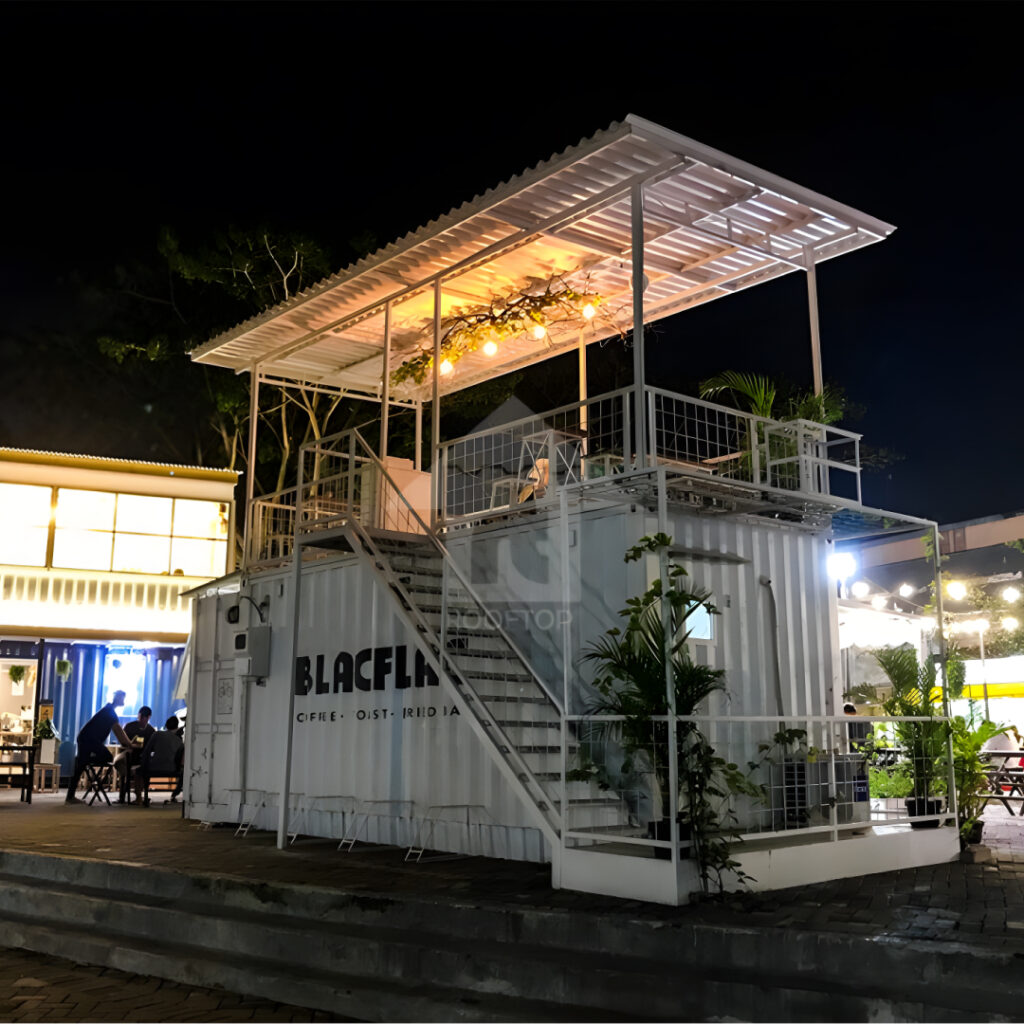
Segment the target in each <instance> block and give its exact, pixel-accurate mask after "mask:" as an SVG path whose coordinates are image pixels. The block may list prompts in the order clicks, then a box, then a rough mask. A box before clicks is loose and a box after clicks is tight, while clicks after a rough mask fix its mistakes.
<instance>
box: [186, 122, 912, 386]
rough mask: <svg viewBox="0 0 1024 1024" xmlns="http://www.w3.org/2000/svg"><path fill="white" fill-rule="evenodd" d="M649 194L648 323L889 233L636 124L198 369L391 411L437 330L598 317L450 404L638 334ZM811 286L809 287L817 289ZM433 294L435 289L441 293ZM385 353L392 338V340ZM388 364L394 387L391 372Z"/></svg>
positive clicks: (350, 274) (475, 203) (268, 317)
mask: <svg viewBox="0 0 1024 1024" xmlns="http://www.w3.org/2000/svg"><path fill="white" fill-rule="evenodd" d="M638 186H639V189H640V190H641V191H642V195H643V213H644V216H643V245H642V248H643V254H642V255H643V267H644V283H645V294H644V297H643V315H644V318H645V320H647V321H648V322H650V321H654V320H658V319H661V318H663V317H665V316H669V315H671V314H673V313H676V312H679V311H680V310H682V309H685V308H688V307H689V306H693V305H697V304H699V303H702V302H706V301H710V300H712V299H714V298H719V297H722V296H724V295H728V294H731V293H732V292H734V291H739V290H741V289H742V288H746V287H750V286H752V285H754V284H758V283H762V282H764V281H767V280H770V279H772V278H774V277H777V276H780V275H782V274H786V273H792V272H793V271H794V270H803V271H805V272H808V275H809V277H813V272H814V267H815V266H816V264H817V263H820V262H822V261H824V260H827V259H831V258H833V257H834V256H837V255H840V254H841V253H843V252H847V251H851V250H853V249H856V248H860V247H862V246H864V245H869V244H871V243H873V242H876V241H879V240H881V239H883V238H885V237H886V236H887V235H889V234H891V232H892V231H893V230H894V228H893V226H892V225H890V224H886V223H884V222H882V221H879V220H876V219H875V218H872V217H869V216H867V215H865V214H863V213H860V212H858V211H856V210H854V209H852V208H850V207H848V206H845V205H843V204H841V203H838V202H835V201H834V200H831V199H828V198H826V197H825V196H822V195H820V194H818V193H816V192H813V191H811V190H809V189H805V188H803V187H801V186H798V185H796V184H794V183H792V182H789V181H786V180H785V179H783V178H780V177H778V176H776V175H773V174H770V173H768V172H766V171H763V170H761V169H759V168H757V167H755V166H753V165H752V164H748V163H746V162H744V161H741V160H737V159H736V158H734V157H730V156H728V155H727V154H725V153H722V152H720V151H719V150H715V149H713V148H711V147H708V146H704V145H702V144H701V143H698V142H696V141H694V140H692V139H689V138H687V137H685V136H682V135H679V134H677V133H675V132H672V131H670V130H668V129H665V128H662V127H660V126H658V125H655V124H653V123H651V122H649V121H646V120H644V119H642V118H638V117H635V116H633V115H629V116H628V117H626V118H625V119H624V120H623V121H622V122H620V123H616V124H613V125H612V126H611V127H609V128H608V129H606V130H604V131H601V132H598V133H597V134H595V135H594V136H592V137H591V138H589V139H584V140H582V141H581V142H580V143H579V144H578V145H576V146H573V147H570V148H568V149H566V150H565V151H563V152H562V153H560V154H556V155H554V156H553V157H551V159H549V160H547V161H544V162H542V163H539V164H537V165H536V166H535V167H534V168H532V169H530V170H528V171H526V172H524V173H523V174H521V175H518V176H516V177H514V178H511V179H509V180H508V181H506V182H504V183H503V184H501V185H499V186H497V187H496V188H494V189H491V190H489V191H487V192H485V193H484V194H483V195H480V196H477V197H476V198H474V199H473V200H471V201H470V202H467V203H464V204H463V205H462V206H460V207H458V208H456V209H453V210H451V211H450V212H449V213H448V214H446V215H444V216H443V217H440V218H438V219H437V220H434V221H432V222H430V223H429V224H427V225H425V226H423V227H421V228H419V229H418V230H417V231H415V232H412V233H410V234H408V235H406V236H405V237H403V238H401V239H399V240H398V241H396V242H394V243H392V244H391V245H388V246H385V247H384V248H382V249H381V250H379V251H378V252H376V253H374V254H373V255H371V256H369V257H367V258H366V259H363V260H360V261H359V262H357V263H355V264H353V265H351V266H350V267H348V268H346V269H344V270H342V271H341V272H339V273H338V274H335V275H333V276H332V277H329V278H327V279H325V280H324V281H321V282H319V283H318V284H316V285H314V286H313V287H311V288H309V289H307V290H306V291H304V292H302V293H301V294H299V295H296V296H294V297H293V298H291V299H289V300H288V301H286V302H284V303H281V304H279V305H278V306H275V307H274V308H272V309H270V310H267V311H266V312H264V313H262V314H260V315H259V316H257V317H254V318H252V319H250V320H247V321H245V322H244V323H242V324H239V325H238V326H237V327H235V328H234V329H232V330H230V331H227V332H225V333H223V334H221V335H219V336H218V337H216V338H213V339H211V340H210V341H209V342H207V343H206V344H204V345H201V346H200V347H199V348H197V349H196V350H195V351H194V352H193V353H192V357H193V359H194V360H196V361H197V362H202V363H206V364H209V365H216V366H223V367H227V368H230V369H233V370H235V371H236V372H239V373H241V372H256V373H258V374H260V376H261V379H264V380H270V379H277V380H282V381H284V380H287V381H289V382H294V383H295V385H296V386H318V387H324V388H327V389H331V390H335V389H336V390H337V391H338V392H340V393H344V394H348V395H352V396H355V397H361V398H366V399H370V400H374V401H387V402H388V403H389V404H394V403H399V402H400V403H401V404H403V405H410V404H411V405H416V404H421V403H423V402H424V401H428V400H430V398H431V397H432V394H433V392H432V386H431V382H430V381H429V380H428V381H425V382H424V383H423V384H421V385H416V384H414V383H413V382H406V383H404V384H403V385H400V386H398V387H391V388H389V387H387V386H386V385H385V377H386V376H388V375H389V374H390V373H391V372H393V371H394V370H395V368H396V367H397V366H399V365H401V363H402V362H404V361H405V360H407V359H408V358H410V357H411V356H413V355H416V354H418V353H419V352H421V351H423V350H425V349H429V348H430V346H431V345H432V343H433V342H434V341H435V326H434V321H435V319H436V317H435V314H434V309H433V304H434V302H435V301H436V300H435V294H434V293H435V290H436V291H438V292H439V295H440V303H441V305H440V319H441V323H442V324H443V323H444V320H445V318H446V317H448V316H450V315H451V314H452V312H453V311H455V310H457V309H458V310H464V311H465V310H471V309H474V308H482V307H483V306H485V305H486V304H487V303H489V302H490V300H491V299H493V298H496V297H502V296H507V295H510V294H515V293H519V294H521V293H523V292H525V291H529V290H530V289H531V288H534V289H535V288H541V287H543V286H544V284H545V283H546V282H547V281H550V280H553V279H556V278H559V277H561V278H563V279H564V280H566V281H567V282H569V283H572V284H574V285H575V286H577V287H586V282H589V285H590V287H591V288H592V289H593V290H595V291H597V292H599V293H600V294H601V295H602V297H603V299H604V300H605V301H604V304H603V305H602V307H601V310H602V316H601V317H599V318H598V319H597V320H595V321H591V322H590V323H589V324H588V325H587V326H586V327H585V328H583V329H582V330H581V327H580V325H572V324H566V325H557V324H556V325H551V327H550V329H549V333H548V336H547V337H545V338H544V339H543V340H536V339H534V338H532V337H529V338H526V337H524V338H521V339H514V340H513V341H512V342H510V343H509V342H506V343H503V344H502V346H501V349H500V350H499V353H498V355H497V356H495V357H487V356H485V355H483V354H482V353H470V354H469V355H467V356H465V357H464V358H463V359H462V360H461V361H460V362H459V364H458V365H457V367H456V370H455V372H453V373H451V374H448V375H447V376H445V377H443V378H442V379H441V380H440V381H439V382H437V385H438V394H439V395H440V396H443V395H444V394H448V393H451V392H455V391H458V390H461V389H463V388H466V387H469V386H471V385H473V384H476V383H479V382H481V381H483V380H487V379H490V378H492V377H495V376H499V375H501V374H504V373H508V372H511V371H512V370H515V369H520V368H522V367H524V366H528V365H530V364H532V363H536V362H539V361H542V360H545V359H549V358H552V357H553V356H555V355H558V354H559V353H561V352H565V351H569V350H572V349H574V348H577V347H579V346H581V343H582V344H583V345H586V344H590V343H593V342H596V341H601V340H604V339H606V338H608V337H612V336H615V335H622V334H624V333H626V332H627V331H629V330H631V328H632V315H633V303H632V289H631V272H632V260H633V249H634V245H633V237H632V236H631V229H632V225H631V218H632V205H631V204H632V199H633V196H634V195H635V194H636V191H637V187H638ZM809 283H810V282H809ZM438 285H439V286H440V287H439V288H438V287H437V286H438ZM386 335H387V336H388V337H385V336H386ZM386 352H387V357H388V366H387V371H385V367H384V361H385V358H386Z"/></svg>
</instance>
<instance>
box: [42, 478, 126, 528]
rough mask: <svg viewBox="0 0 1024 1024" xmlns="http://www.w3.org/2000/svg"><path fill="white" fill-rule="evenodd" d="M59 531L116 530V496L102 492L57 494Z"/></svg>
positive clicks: (73, 491)
mask: <svg viewBox="0 0 1024 1024" xmlns="http://www.w3.org/2000/svg"><path fill="white" fill-rule="evenodd" d="M56 522H57V529H58V530H60V529H65V528H70V529H75V530H107V531H108V532H109V531H110V530H112V529H113V528H114V495H113V494H105V493H103V492H102V491H76V490H71V489H70V488H67V487H62V488H61V489H60V490H59V491H58V492H57V519H56Z"/></svg>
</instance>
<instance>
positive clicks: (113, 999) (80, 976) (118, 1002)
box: [0, 949, 339, 1024]
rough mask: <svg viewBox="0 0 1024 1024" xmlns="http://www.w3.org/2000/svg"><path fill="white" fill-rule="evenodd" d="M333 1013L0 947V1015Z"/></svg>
mask: <svg viewBox="0 0 1024 1024" xmlns="http://www.w3.org/2000/svg"><path fill="white" fill-rule="evenodd" d="M338 1019H339V1018H337V1017H335V1016H332V1015H331V1014H326V1013H322V1012H320V1011H318V1010H310V1009H306V1008H304V1007H301V1006H288V1005H286V1004H284V1003H275V1002H270V1001H268V1000H266V999H256V998H253V997H251V996H240V995H234V994H233V993H230V992H224V991H221V990H218V989H210V988H194V987H191V986H189V985H179V984H177V983H176V982H173V981H163V980H161V979H160V978H145V977H142V976H141V975H138V974H125V973H124V972H123V971H116V970H113V969H111V968H109V967H107V968H104V967H88V966H85V965H82V964H73V963H71V962H70V961H68V960H60V959H57V958H56V957H51V956H45V955H43V954H39V953H27V952H25V951H23V950H17V949H5V950H3V951H2V952H0V1021H45V1022H50V1021H53V1022H57V1021H67V1022H74V1021H140V1022H141V1021H225V1022H232V1024H233V1022H235V1021H329V1020H338Z"/></svg>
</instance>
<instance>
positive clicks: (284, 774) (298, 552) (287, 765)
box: [277, 448, 304, 850]
mask: <svg viewBox="0 0 1024 1024" xmlns="http://www.w3.org/2000/svg"><path fill="white" fill-rule="evenodd" d="M302 468H303V467H302V449H301V448H300V449H299V469H298V474H297V475H298V487H297V488H296V491H295V536H294V537H293V538H292V646H291V665H290V671H288V672H286V673H285V674H284V676H285V679H287V680H288V715H287V717H286V719H285V723H286V724H285V730H284V735H285V741H284V766H283V769H282V771H281V801H280V806H279V807H278V813H277V848H278V849H279V850H284V849H285V848H287V846H288V802H289V795H290V793H291V785H292V740H293V739H294V733H295V687H296V685H297V683H298V671H299V669H298V664H299V658H298V655H299V613H300V611H301V601H300V598H301V596H302V534H301V532H300V530H301V526H302V488H303V486H304V483H303V479H302Z"/></svg>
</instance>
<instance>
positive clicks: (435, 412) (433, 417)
mask: <svg viewBox="0 0 1024 1024" xmlns="http://www.w3.org/2000/svg"><path fill="white" fill-rule="evenodd" d="M440 450H441V279H440V278H438V279H437V280H436V281H435V282H434V373H433V395H432V399H431V403H430V477H431V481H430V482H431V488H430V492H431V495H432V498H433V500H432V501H431V503H430V505H431V508H430V526H431V529H434V530H436V529H437V523H438V514H439V512H440V509H441V488H442V486H444V484H443V481H442V480H441V472H440V470H441V467H440V466H438V464H437V455H438V452H440Z"/></svg>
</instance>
